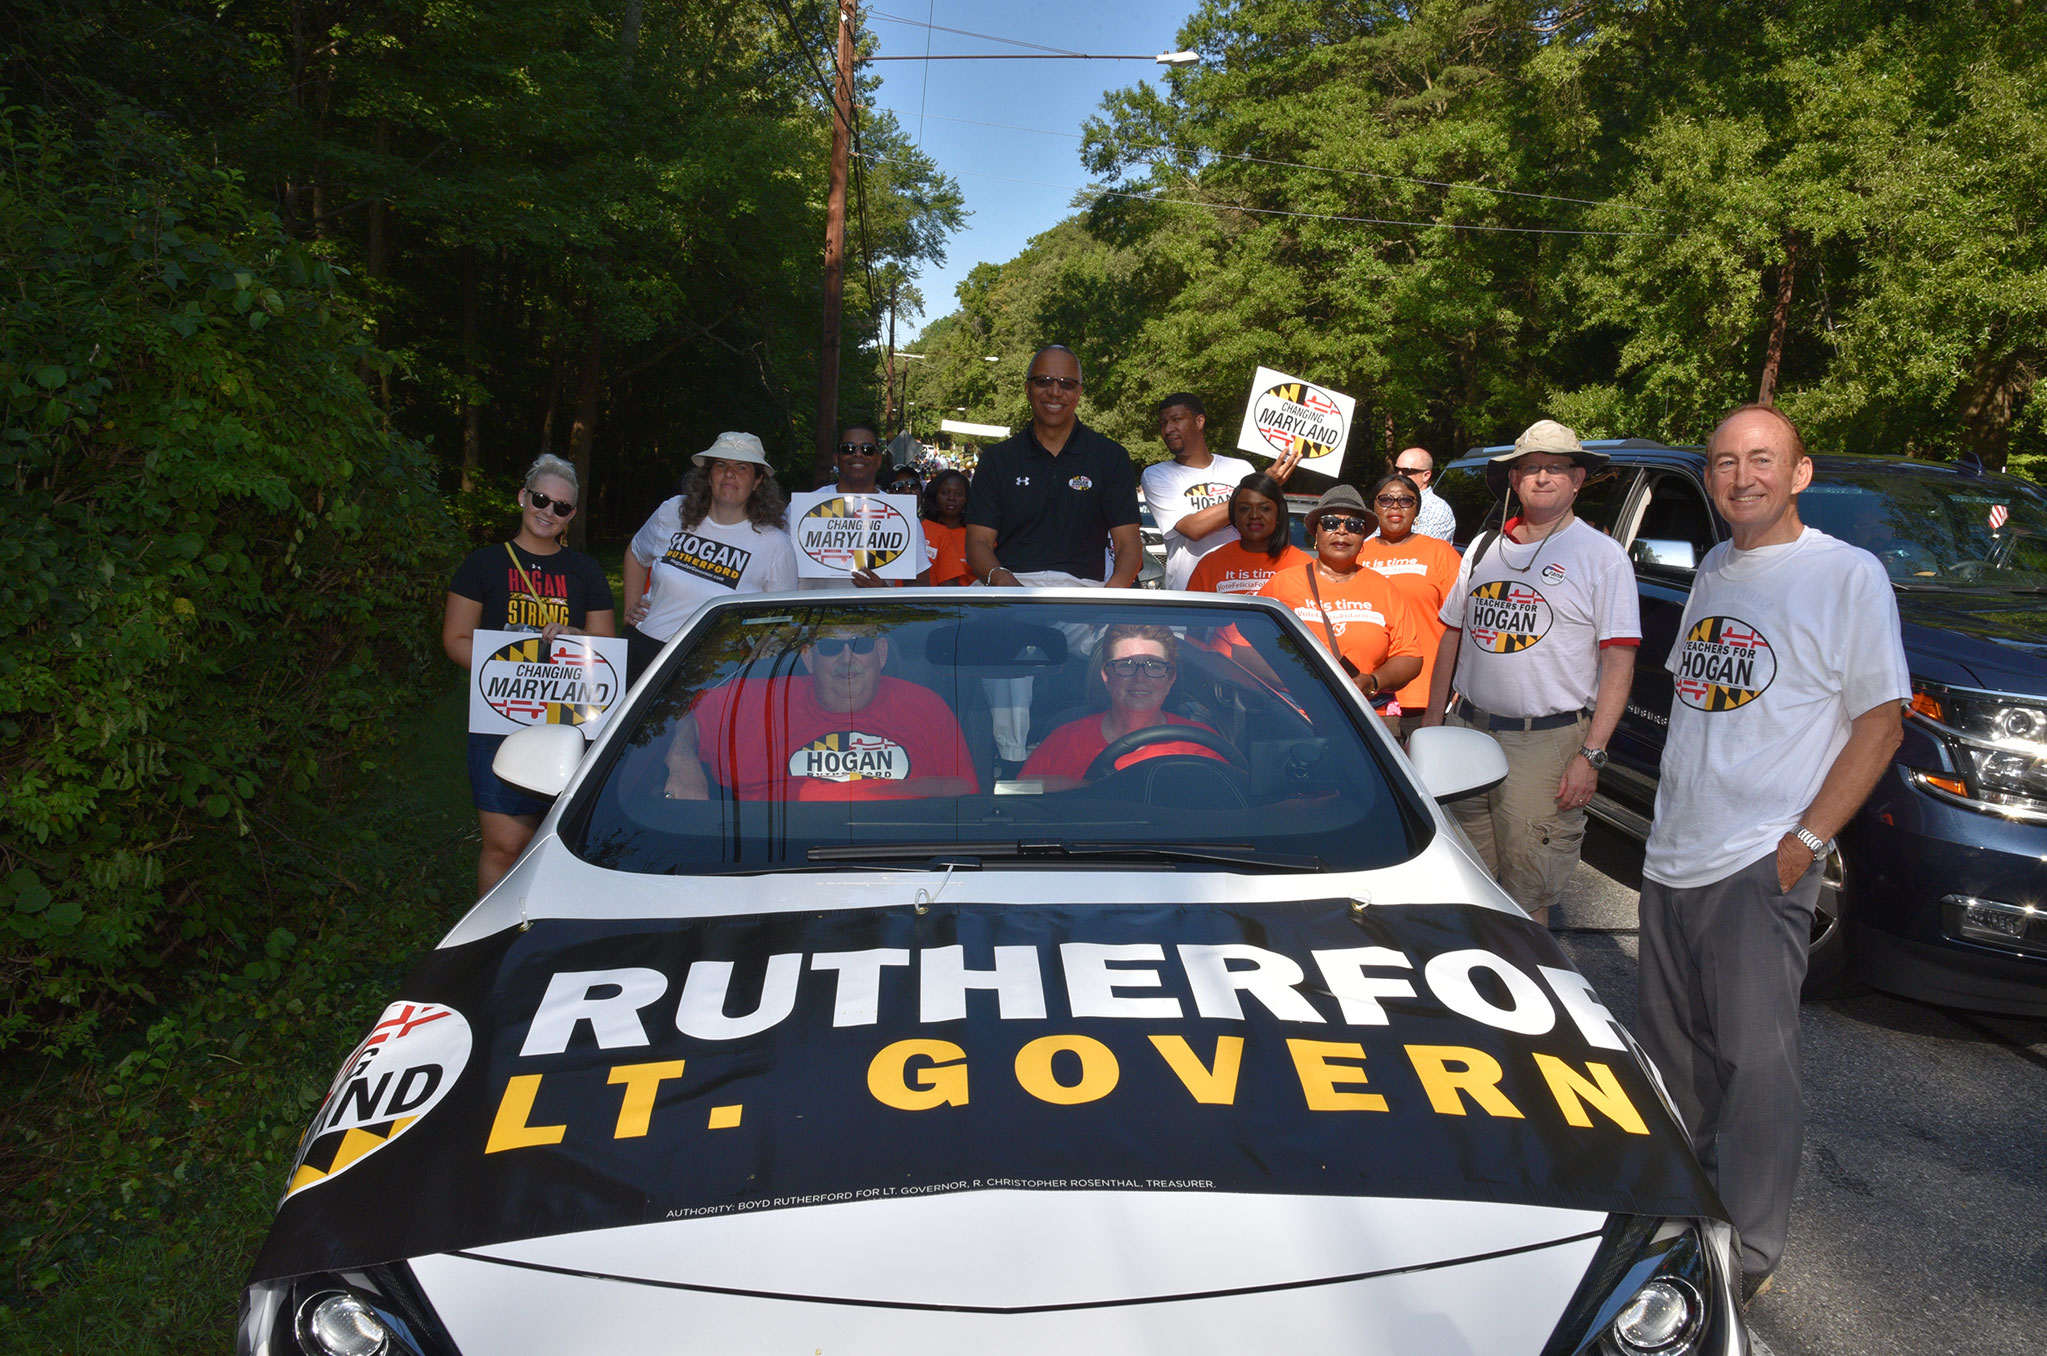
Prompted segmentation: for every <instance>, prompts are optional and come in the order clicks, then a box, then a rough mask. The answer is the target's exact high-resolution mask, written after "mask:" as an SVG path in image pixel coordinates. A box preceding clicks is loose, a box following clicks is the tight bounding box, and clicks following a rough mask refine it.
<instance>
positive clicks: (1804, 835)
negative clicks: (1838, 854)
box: [1791, 824, 1834, 857]
mask: <svg viewBox="0 0 2047 1356" xmlns="http://www.w3.org/2000/svg"><path fill="white" fill-rule="evenodd" d="M1791 836H1792V837H1793V838H1796V839H1797V840H1798V841H1799V842H1801V843H1803V844H1805V850H1806V851H1807V852H1810V853H1811V854H1812V855H1813V856H1815V857H1824V856H1826V855H1827V854H1828V853H1829V852H1832V851H1833V850H1834V845H1833V844H1832V843H1829V842H1828V841H1827V840H1826V839H1824V838H1822V837H1820V836H1819V835H1818V834H1816V833H1814V832H1813V831H1812V830H1811V829H1808V828H1807V827H1805V825H1803V824H1800V825H1799V826H1798V827H1797V828H1795V829H1793V830H1792V831H1791Z"/></svg>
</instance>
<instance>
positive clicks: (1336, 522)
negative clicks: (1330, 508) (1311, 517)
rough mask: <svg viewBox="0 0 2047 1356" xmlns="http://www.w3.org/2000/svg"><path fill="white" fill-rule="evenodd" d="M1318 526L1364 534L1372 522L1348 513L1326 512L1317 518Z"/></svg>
mask: <svg viewBox="0 0 2047 1356" xmlns="http://www.w3.org/2000/svg"><path fill="white" fill-rule="evenodd" d="M1315 525H1316V527H1318V528H1323V527H1326V528H1328V529H1330V530H1331V531H1333V532H1356V533H1359V534H1363V532H1364V531H1365V529H1367V528H1369V527H1370V526H1371V525H1372V524H1371V523H1370V522H1369V521H1367V520H1366V519H1363V518H1353V517H1351V516H1350V515H1349V514H1348V513H1341V514H1339V513H1325V514H1323V515H1322V516H1321V517H1320V518H1317V519H1316V520H1315Z"/></svg>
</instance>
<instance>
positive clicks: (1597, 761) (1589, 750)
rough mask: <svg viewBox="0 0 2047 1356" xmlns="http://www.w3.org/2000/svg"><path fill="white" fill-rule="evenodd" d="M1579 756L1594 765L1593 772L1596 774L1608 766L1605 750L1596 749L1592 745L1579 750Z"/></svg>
mask: <svg viewBox="0 0 2047 1356" xmlns="http://www.w3.org/2000/svg"><path fill="white" fill-rule="evenodd" d="M1578 756H1579V757H1580V758H1583V759H1584V760H1585V761H1586V762H1588V763H1590V764H1592V770H1593V771H1594V772H1597V771H1599V770H1600V769H1601V768H1603V767H1605V766H1606V750H1605V749H1595V748H1593V747H1592V746H1591V745H1589V744H1587V745H1585V746H1584V747H1583V748H1580V749H1579V750H1578Z"/></svg>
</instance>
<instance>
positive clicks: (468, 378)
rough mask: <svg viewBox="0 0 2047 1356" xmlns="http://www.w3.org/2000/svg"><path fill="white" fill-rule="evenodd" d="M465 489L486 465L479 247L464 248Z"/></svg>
mask: <svg viewBox="0 0 2047 1356" xmlns="http://www.w3.org/2000/svg"><path fill="white" fill-rule="evenodd" d="M461 253H462V489H463V490H464V491H465V492H467V491H469V490H473V489H475V488H476V472H477V468H478V467H480V466H481V465H482V464H483V406H482V403H481V402H480V401H478V400H477V398H476V393H477V370H478V366H479V364H478V363H477V347H478V344H477V338H476V309H477V299H476V246H475V245H473V244H467V245H464V246H463V247H462V252H461Z"/></svg>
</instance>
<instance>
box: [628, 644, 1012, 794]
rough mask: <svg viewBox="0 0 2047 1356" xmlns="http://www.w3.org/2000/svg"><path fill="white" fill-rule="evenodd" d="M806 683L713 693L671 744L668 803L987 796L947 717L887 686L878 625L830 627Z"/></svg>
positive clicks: (807, 659) (807, 655)
mask: <svg viewBox="0 0 2047 1356" xmlns="http://www.w3.org/2000/svg"><path fill="white" fill-rule="evenodd" d="M803 662H804V666H805V667H806V669H807V670H808V672H807V673H805V674H801V675H795V676H791V677H786V678H742V679H739V680H737V681H734V682H730V683H726V684H724V685H723V686H721V687H715V688H712V689H711V690H710V691H708V692H706V693H704V694H703V695H702V696H701V697H699V698H698V699H697V702H696V705H695V707H694V708H693V709H692V710H691V711H690V713H689V714H688V715H686V716H684V717H683V718H682V723H681V725H680V726H679V727H678V728H677V730H676V733H675V738H674V740H673V741H672V742H671V743H670V744H669V746H668V754H667V759H666V761H667V765H668V780H667V783H666V785H665V787H664V788H663V791H664V794H666V795H667V796H668V797H669V798H670V799H673V800H707V799H709V798H710V796H711V786H712V783H713V782H715V783H716V784H717V785H718V786H719V787H720V788H722V794H725V795H730V796H732V797H734V798H736V799H739V800H900V799H906V798H911V797H919V796H960V795H970V794H972V793H974V792H976V791H978V790H980V784H979V782H978V781H977V780H976V778H975V776H974V771H973V763H972V760H971V759H970V758H969V757H968V754H967V747H966V741H965V740H964V739H962V738H961V737H960V727H959V722H958V721H957V720H955V719H954V718H953V714H952V710H951V708H950V707H948V706H946V704H945V703H944V702H943V701H941V700H940V699H939V698H938V696H937V695H936V694H934V693H933V692H931V691H930V690H929V689H928V688H923V687H919V686H918V685H917V684H915V683H907V682H904V681H903V680H901V679H899V678H890V677H888V676H887V675H885V674H884V673H883V672H882V666H883V665H884V664H886V663H887V662H888V641H887V640H886V639H885V638H884V637H882V636H881V635H880V634H879V632H878V630H877V629H876V628H874V627H865V626H828V627H826V628H825V629H824V631H823V633H822V634H820V635H819V636H817V637H816V638H815V639H814V640H812V641H811V643H810V644H808V645H806V646H804V647H803Z"/></svg>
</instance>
